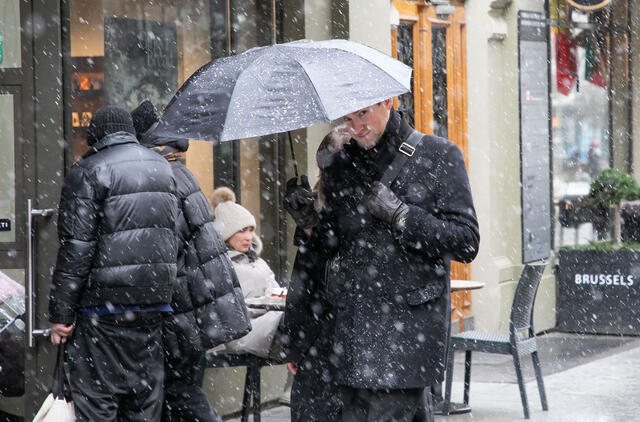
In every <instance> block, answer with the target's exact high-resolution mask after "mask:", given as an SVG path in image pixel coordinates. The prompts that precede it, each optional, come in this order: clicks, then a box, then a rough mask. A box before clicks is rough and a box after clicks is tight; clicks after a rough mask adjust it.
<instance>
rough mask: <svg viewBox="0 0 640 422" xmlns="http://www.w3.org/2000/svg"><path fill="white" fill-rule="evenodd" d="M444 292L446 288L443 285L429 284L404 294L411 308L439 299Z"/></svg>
mask: <svg viewBox="0 0 640 422" xmlns="http://www.w3.org/2000/svg"><path fill="white" fill-rule="evenodd" d="M443 292H444V286H442V285H441V284H429V285H428V286H425V287H420V288H418V289H414V290H409V291H408V292H406V293H405V294H404V298H405V300H406V301H407V303H408V304H409V305H410V306H418V305H422V304H423V303H427V302H431V301H432V300H435V299H438V298H439V297H440V296H442V294H443Z"/></svg>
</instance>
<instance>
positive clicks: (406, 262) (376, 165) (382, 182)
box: [285, 99, 479, 422]
mask: <svg viewBox="0 0 640 422" xmlns="http://www.w3.org/2000/svg"><path fill="white" fill-rule="evenodd" d="M343 121H344V123H345V124H346V126H347V128H348V130H349V133H350V135H351V138H352V139H351V141H350V142H349V143H347V144H346V145H345V146H344V148H343V149H342V150H340V151H339V152H337V153H336V155H335V157H334V158H333V160H332V163H331V165H330V166H328V167H327V168H325V169H323V180H322V189H323V194H324V196H325V198H326V201H325V204H324V208H323V210H322V211H321V212H320V215H319V216H318V217H319V218H315V216H314V213H315V212H316V211H315V209H314V207H313V201H312V200H311V199H312V194H311V192H310V191H309V189H308V188H307V186H304V185H301V184H296V183H291V182H290V183H288V184H287V193H286V201H285V203H286V205H285V206H286V207H287V210H288V211H289V212H290V213H291V215H292V217H293V218H294V220H296V222H297V223H298V227H299V228H302V229H306V230H305V231H304V232H305V235H303V236H302V237H303V238H304V239H302V240H303V244H304V247H301V248H299V251H298V257H297V259H296V266H297V267H298V268H294V273H295V274H297V275H298V276H299V277H301V278H307V279H309V280H310V279H314V278H317V277H315V275H314V274H315V273H318V272H324V271H323V269H324V268H325V267H326V268H327V269H328V271H326V273H325V274H326V277H325V280H324V284H325V285H324V290H325V292H326V297H328V298H329V301H330V302H331V306H332V309H331V314H332V318H333V319H335V331H334V335H333V351H334V352H335V354H336V355H337V356H338V360H339V363H338V368H339V371H338V383H339V384H340V386H341V394H342V398H343V402H344V408H343V414H342V419H343V421H349V422H351V421H376V422H380V421H406V422H410V421H412V419H413V417H414V415H415V414H416V412H417V410H418V409H419V408H420V407H421V406H422V403H421V397H422V391H423V389H424V388H425V387H427V386H430V385H432V384H434V383H436V382H441V381H442V379H443V373H444V370H445V362H446V359H445V357H446V352H447V342H448V335H449V325H450V313H451V304H450V294H449V270H450V261H451V260H452V259H455V260H457V261H461V262H469V261H471V260H472V259H473V258H474V257H475V256H476V254H477V251H478V246H479V229H478V222H477V219H476V215H475V211H474V206H473V201H472V198H471V191H470V187H469V182H468V179H467V174H466V169H465V164H464V160H463V157H462V154H461V152H460V150H459V149H458V148H457V147H456V146H455V145H454V144H453V143H451V142H450V141H448V140H446V139H442V138H438V137H436V136H431V135H423V134H417V135H412V134H413V133H414V130H413V129H412V128H411V127H410V126H409V124H408V123H407V122H406V121H405V120H404V118H403V116H402V114H401V113H399V112H397V111H395V110H393V109H392V100H391V99H387V100H384V101H382V102H379V103H377V104H374V105H371V106H369V107H365V108H362V109H360V110H357V111H356V112H353V113H349V114H347V115H345V116H344V117H343ZM399 156H400V157H402V156H404V157H406V158H400V159H398V158H397V157H399ZM298 233H299V234H300V233H302V231H298ZM309 261H311V262H312V265H311V266H310V265H309ZM309 268H312V270H311V271H313V273H309V274H308V275H307V277H305V276H304V274H300V273H301V272H302V273H304V271H310V270H309ZM292 282H293V281H292ZM298 328H300V330H299V332H301V331H303V330H304V327H298ZM291 333H292V342H295V341H296V339H295V337H296V335H297V334H298V333H297V332H296V328H295V327H293V329H292V330H291ZM428 416H430V415H428ZM428 419H430V417H429V418H428Z"/></svg>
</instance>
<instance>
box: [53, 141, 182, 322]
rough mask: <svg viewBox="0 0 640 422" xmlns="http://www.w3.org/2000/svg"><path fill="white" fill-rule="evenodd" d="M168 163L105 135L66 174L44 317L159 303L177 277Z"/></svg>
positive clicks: (69, 317)
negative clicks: (93, 308) (47, 311)
mask: <svg viewBox="0 0 640 422" xmlns="http://www.w3.org/2000/svg"><path fill="white" fill-rule="evenodd" d="M175 192H176V183H175V179H174V177H173V172H172V171H171V167H170V166H169V163H167V162H166V160H164V158H162V157H160V156H159V155H158V154H156V153H154V152H153V151H149V150H148V149H147V148H145V147H143V146H141V145H140V144H138V141H137V140H136V138H135V136H133V135H132V134H130V133H126V132H117V133H114V134H111V135H107V136H105V137H104V138H102V139H101V140H100V141H99V142H97V143H96V144H95V145H94V146H93V147H92V148H91V150H89V152H87V153H86V154H85V155H84V157H82V159H81V160H80V161H78V162H77V163H76V164H74V165H73V166H72V167H71V169H70V170H69V174H68V175H67V177H66V179H65V183H64V187H63V188H62V195H61V199H60V206H59V214H58V236H59V238H60V249H59V251H58V261H57V264H56V269H55V271H54V273H53V279H52V283H51V295H50V298H51V299H50V302H49V313H50V320H51V322H54V323H64V324H69V323H72V322H73V321H74V319H75V314H76V311H77V309H78V308H79V307H93V306H106V305H107V304H114V305H118V304H121V305H152V304H166V303H169V301H170V300H171V290H172V288H173V284H174V283H175V280H176V254H177V241H176V236H175V219H176V216H177V211H178V206H177V200H176V196H175Z"/></svg>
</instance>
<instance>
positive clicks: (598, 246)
mask: <svg viewBox="0 0 640 422" xmlns="http://www.w3.org/2000/svg"><path fill="white" fill-rule="evenodd" d="M562 249H569V250H572V251H640V243H621V244H619V245H616V244H615V243H614V242H589V243H588V244H586V245H574V246H563V247H562Z"/></svg>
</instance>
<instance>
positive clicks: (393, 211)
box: [362, 181, 409, 231]
mask: <svg viewBox="0 0 640 422" xmlns="http://www.w3.org/2000/svg"><path fill="white" fill-rule="evenodd" d="M362 204H363V205H364V208H365V209H366V210H367V211H368V212H369V214H371V215H373V216H375V217H378V218H379V219H380V220H382V221H384V222H386V223H387V224H389V225H390V226H391V227H392V228H393V229H394V230H396V231H402V230H404V225H405V220H406V218H407V214H408V213H409V206H408V205H407V204H405V203H404V202H402V201H401V200H400V199H398V197H397V196H396V194H395V193H393V192H392V191H391V189H389V188H388V187H387V186H385V185H383V184H382V183H380V182H378V181H376V182H373V185H371V190H370V191H369V192H367V194H366V195H365V196H364V200H363V203H362Z"/></svg>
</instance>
